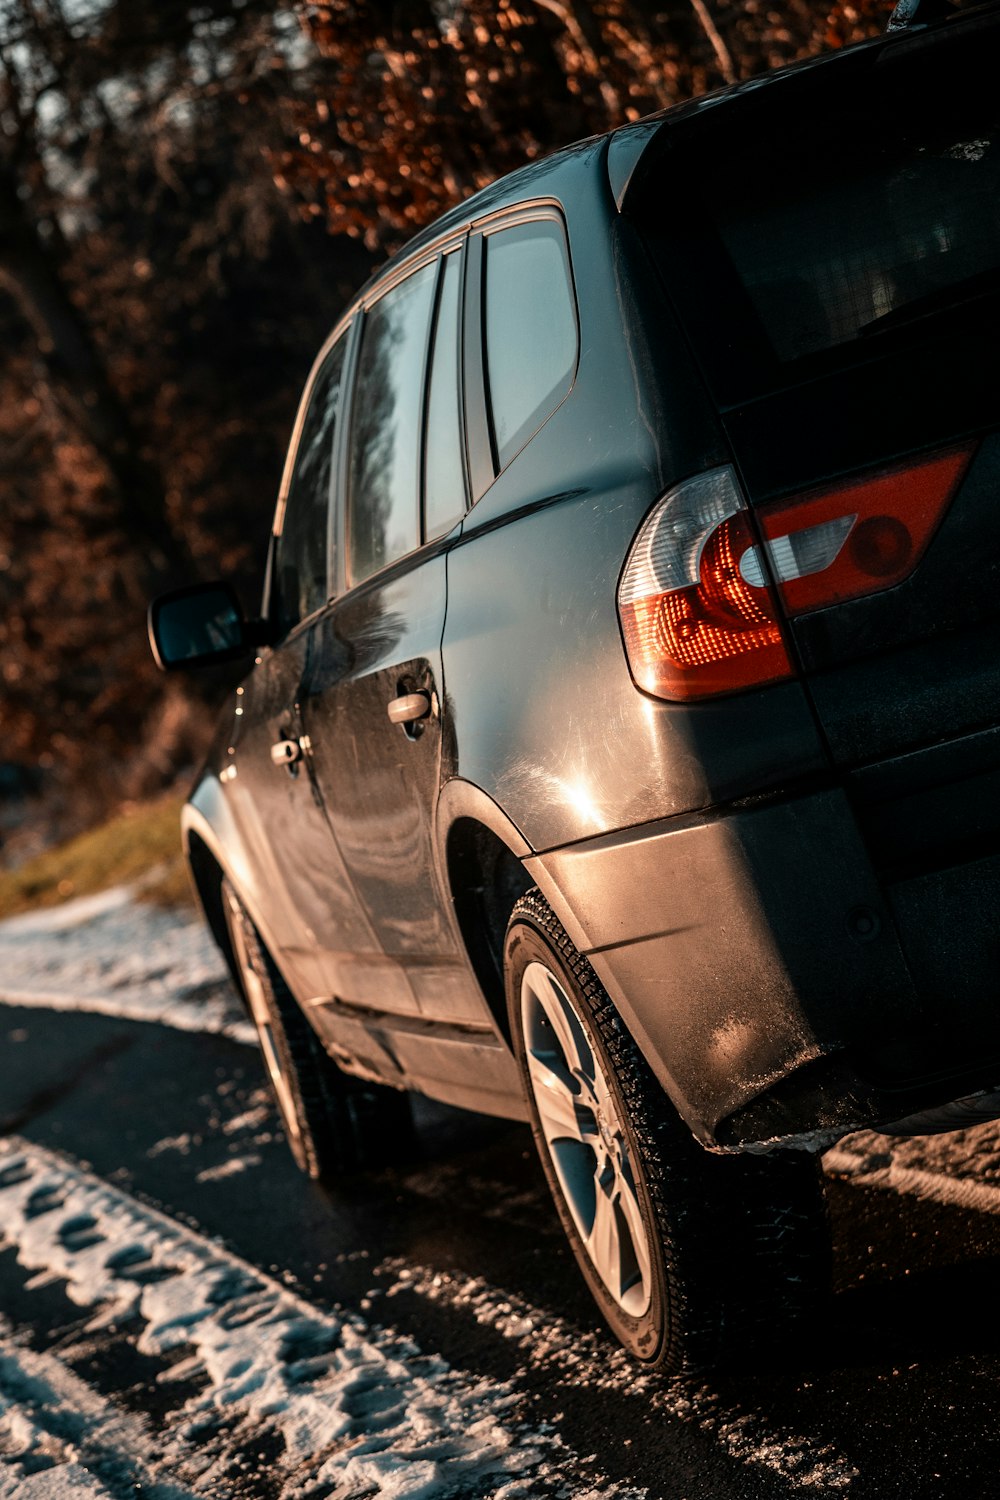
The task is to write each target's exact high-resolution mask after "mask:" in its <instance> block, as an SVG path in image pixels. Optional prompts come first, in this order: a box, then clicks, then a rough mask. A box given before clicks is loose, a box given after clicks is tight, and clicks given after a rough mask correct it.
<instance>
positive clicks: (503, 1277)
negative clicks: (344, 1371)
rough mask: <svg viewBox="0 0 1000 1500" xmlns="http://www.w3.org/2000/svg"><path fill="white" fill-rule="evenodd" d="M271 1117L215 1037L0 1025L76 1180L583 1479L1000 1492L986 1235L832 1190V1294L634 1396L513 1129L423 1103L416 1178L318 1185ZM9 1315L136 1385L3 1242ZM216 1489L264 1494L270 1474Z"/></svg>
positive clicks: (11, 1096)
mask: <svg viewBox="0 0 1000 1500" xmlns="http://www.w3.org/2000/svg"><path fill="white" fill-rule="evenodd" d="M262 1099H263V1095H262V1073H261V1070H260V1068H259V1065H258V1062H257V1059H256V1056H255V1054H254V1053H253V1052H252V1051H250V1050H249V1049H247V1048H246V1047H242V1046H239V1045H237V1044H236V1043H233V1042H230V1041H228V1040H226V1039H225V1038H223V1037H219V1036H208V1035H198V1034H189V1033H183V1032H177V1031H172V1030H168V1029H167V1028H165V1027H161V1026H158V1025H151V1024H145V1023H138V1022H129V1021H123V1020H118V1019H114V1018H108V1017H103V1016H92V1015H85V1014H78V1013H59V1014H57V1013H53V1012H48V1011H41V1010H24V1011H21V1010H15V1009H4V1011H3V1012H2V1014H0V1122H2V1131H3V1133H4V1134H7V1135H11V1134H16V1135H18V1136H20V1137H23V1138H25V1139H27V1140H29V1141H32V1142H35V1143H38V1144H40V1145H44V1146H48V1147H52V1148H55V1149H56V1150H58V1151H60V1152H63V1153H66V1154H67V1155H68V1156H69V1157H70V1158H72V1159H73V1160H74V1161H77V1162H81V1163H85V1164H87V1165H88V1166H89V1168H90V1170H91V1171H92V1172H93V1173H95V1174H97V1175H98V1176H100V1177H101V1178H103V1179H105V1180H107V1181H108V1182H110V1183H112V1184H114V1185H115V1186H116V1187H118V1188H120V1189H123V1190H124V1191H125V1192H127V1193H128V1194H131V1195H133V1196H134V1197H135V1198H137V1199H139V1200H140V1201H142V1202H144V1203H147V1204H152V1205H155V1206H156V1207H158V1208H160V1209H162V1210H163V1211H164V1212H165V1213H166V1214H168V1215H170V1216H171V1217H172V1218H174V1219H176V1220H178V1221H180V1222H182V1223H184V1224H187V1225H190V1226H194V1227H197V1228H198V1229H199V1230H200V1231H201V1233H202V1234H205V1235H208V1236H211V1237H219V1238H221V1239H222V1240H223V1241H224V1242H225V1244H226V1245H227V1246H228V1247H229V1248H230V1249H232V1250H233V1251H234V1252H235V1253H236V1254H237V1255H239V1256H240V1257H241V1258H242V1259H244V1260H246V1261H248V1262H250V1263H251V1264H253V1265H255V1266H257V1267H260V1268H261V1269H262V1270H265V1271H269V1272H270V1274H271V1276H273V1277H277V1278H278V1279H280V1280H282V1281H283V1282H285V1283H286V1284H287V1285H288V1286H289V1287H290V1288H293V1289H296V1290H297V1291H299V1292H300V1293H301V1294H302V1295H303V1296H304V1297H305V1298H307V1299H308V1300H309V1301H310V1302H312V1303H314V1304H316V1305H317V1306H320V1307H324V1306H326V1307H334V1306H336V1307H341V1308H346V1309H348V1310H349V1311H350V1310H356V1311H358V1312H360V1313H361V1315H362V1316H363V1317H364V1318H365V1319H366V1320H367V1322H368V1323H369V1324H377V1325H379V1324H380V1325H386V1326H390V1327H392V1328H394V1329H396V1330H398V1331H399V1332H400V1333H402V1334H403V1335H405V1336H407V1337H408V1338H411V1339H412V1340H413V1341H414V1342H415V1343H416V1344H417V1345H418V1346H419V1347H420V1348H421V1349H422V1350H424V1351H427V1352H434V1353H439V1354H441V1355H443V1356H444V1358H445V1359H446V1360H447V1361H448V1362H449V1363H450V1364H451V1365H452V1366H453V1367H455V1368H457V1369H459V1370H462V1371H465V1372H469V1373H470V1375H472V1376H474V1377H486V1378H487V1379H488V1380H497V1381H501V1380H502V1381H506V1382H510V1384H511V1386H512V1387H513V1389H514V1390H515V1392H516V1393H517V1398H518V1402H517V1410H516V1413H515V1415H516V1416H517V1418H518V1419H519V1420H521V1421H524V1422H525V1423H528V1424H530V1425H531V1426H532V1427H533V1428H536V1429H537V1428H539V1427H542V1429H543V1430H545V1431H551V1432H552V1434H553V1436H554V1440H556V1441H558V1440H561V1441H562V1442H563V1443H565V1444H566V1445H568V1447H569V1448H570V1449H572V1450H574V1451H575V1453H576V1454H578V1455H580V1460H579V1467H580V1476H579V1477H580V1482H581V1485H584V1484H585V1483H586V1481H588V1480H595V1481H596V1480H599V1479H603V1480H606V1481H619V1482H627V1483H628V1484H630V1485H634V1486H636V1487H637V1488H640V1489H641V1488H642V1487H645V1488H646V1489H647V1490H648V1494H649V1497H650V1500H729V1497H733V1500H736V1497H740V1500H749V1497H761V1500H771V1497H779V1496H781V1497H783V1496H791V1495H793V1494H796V1495H797V1494H799V1493H801V1492H805V1493H806V1494H807V1495H810V1496H826V1495H831V1496H832V1495H845V1494H846V1495H850V1496H851V1497H854V1500H869V1497H870V1500H895V1497H899V1500H941V1497H959V1496H960V1497H963V1500H964V1497H981V1496H988V1495H992V1494H997V1493H1000V1436H998V1428H997V1422H996V1405H997V1393H998V1379H1000V1298H998V1293H997V1283H998V1272H1000V1219H998V1218H997V1217H995V1216H992V1215H990V1214H985V1213H973V1212H968V1211H964V1210H960V1209H955V1208H949V1207H944V1206H941V1205H940V1204H935V1203H932V1202H926V1201H922V1200H920V1199H919V1198H916V1197H904V1196H900V1195H897V1194H895V1193H893V1192H889V1191H881V1190H878V1189H872V1188H865V1187H861V1186H858V1185H856V1184H852V1183H847V1182H841V1181H837V1180H833V1181H831V1183H830V1192H829V1196H830V1207H831V1215H832V1222H833V1230H834V1244H835V1262H834V1264H835V1294H834V1297H833V1298H832V1301H831V1304H830V1308H829V1311H828V1313H827V1314H826V1315H824V1317H823V1318H822V1320H820V1321H819V1322H817V1323H816V1324H814V1325H813V1326H811V1327H810V1328H808V1329H806V1330H804V1332H803V1336H802V1339H801V1342H800V1344H799V1345H798V1346H797V1347H788V1346H784V1347H777V1348H774V1349H772V1350H770V1351H768V1356H767V1359H766V1360H764V1359H761V1360H759V1361H757V1362H756V1363H755V1364H754V1365H752V1366H748V1367H745V1368H742V1369H732V1370H729V1371H727V1372H725V1373H723V1374H719V1375H715V1376H713V1377H712V1379H711V1380H710V1381H686V1380H668V1379H665V1378H660V1377H648V1376H646V1377H643V1378H641V1379H637V1378H636V1375H635V1372H634V1370H633V1368H632V1367H630V1366H629V1365H628V1363H627V1361H625V1360H624V1359H623V1357H622V1356H621V1355H620V1353H618V1352H617V1351H616V1348H615V1345H614V1344H613V1342H612V1340H611V1339H610V1337H609V1336H606V1335H605V1333H604V1332H603V1328H602V1325H601V1324H600V1321H599V1319H598V1318H597V1317H596V1315H595V1314H594V1313H593V1312H592V1310H591V1306H590V1303H589V1299H588V1297H587V1294H586V1292H585V1291H584V1289H583V1287H582V1284H581V1283H580V1281H579V1278H578V1275H577V1273H576V1270H575V1267H574V1265H573V1262H572V1260H571V1258H570V1256H569V1254H568V1252H567V1250H566V1249H565V1248H564V1246H563V1243H562V1239H561V1234H560V1231H559V1228H558V1226H557V1223H556V1221H555V1215H554V1212H553V1210H552V1209H551V1207H550V1205H549V1202H548V1200H547V1196H546V1192H545V1188H544V1183H543V1181H542V1178H541V1173H540V1170H539V1168H538V1167H537V1165H536V1163H535V1160H534V1157H533V1152H532V1146H531V1141H530V1137H529V1135H528V1132H527V1130H526V1128H524V1127H521V1126H515V1125H509V1124H506V1123H503V1122H497V1121H493V1120H489V1119H486V1118H482V1117H478V1116H473V1115H468V1114H463V1113H459V1112H457V1111H450V1110H446V1109H443V1108H440V1109H439V1108H437V1107H434V1106H427V1105H421V1106H420V1115H419V1118H420V1124H421V1143H422V1149H421V1155H420V1158H419V1159H418V1160H416V1161H413V1162H411V1163H409V1164H405V1165H400V1166H399V1167H397V1168H394V1169H392V1170H386V1171H383V1172H381V1173H380V1174H379V1175H377V1176H374V1177H370V1178H366V1179H363V1180H358V1181H352V1182H351V1183H349V1184H347V1185H345V1186H343V1187H341V1188H339V1189H338V1190H337V1191H336V1192H328V1191H324V1190H321V1189H319V1188H317V1187H315V1186H314V1185H312V1184H310V1183H309V1182H307V1181H306V1180H305V1179H303V1178H301V1177H300V1176H299V1175H298V1174H297V1172H296V1170H295V1168H294V1165H293V1163H292V1161H291V1158H290V1156H289V1155H288V1153H287V1149H286V1147H285V1145H284V1143H283V1141H282V1139H281V1134H280V1129H279V1127H278V1124H277V1120H276V1118H275V1115H274V1112H273V1110H271V1109H270V1107H269V1106H268V1105H266V1104H265V1103H262ZM0 1230H2V1217H0ZM0 1310H2V1312H3V1313H4V1314H5V1315H6V1317H7V1319H8V1320H9V1323H10V1325H12V1326H13V1329H14V1330H15V1332H16V1335H17V1337H18V1338H19V1339H20V1340H21V1341H22V1342H23V1343H24V1344H26V1345H27V1346H28V1347H30V1348H31V1349H33V1350H38V1351H46V1350H53V1349H54V1350H61V1351H63V1358H64V1359H66V1360H68V1362H69V1363H70V1365H71V1366H72V1367H73V1368H75V1370H76V1373H77V1374H79V1375H81V1376H82V1378H83V1379H84V1380H86V1381H88V1382H89V1383H90V1384H91V1385H93V1386H94V1387H95V1388H96V1389H99V1390H100V1391H101V1392H102V1393H103V1394H104V1395H106V1396H107V1395H110V1396H113V1397H115V1398H116V1399H120V1400H122V1401H124V1402H125V1403H126V1404H128V1401H129V1400H130V1399H131V1400H132V1401H133V1402H134V1403H138V1401H139V1400H140V1398H139V1397H138V1396H137V1395H136V1393H137V1392H140V1391H142V1392H147V1391H148V1389H149V1382H148V1380H146V1379H145V1378H144V1376H143V1369H144V1365H143V1360H144V1358H145V1357H144V1356H143V1355H141V1354H140V1353H139V1352H138V1351H137V1350H136V1348H135V1345H134V1341H132V1340H130V1337H129V1333H128V1330H127V1329H125V1330H124V1331H123V1330H116V1329H111V1330H109V1332H108V1334H107V1337H106V1339H105V1340H104V1343H103V1345H101V1344H100V1342H98V1343H97V1344H95V1343H94V1341H93V1340H91V1341H90V1342H89V1344H87V1346H86V1347H85V1348H83V1347H81V1349H80V1350H79V1351H78V1353H77V1354H76V1355H74V1353H73V1341H72V1334H73V1330H74V1328H76V1327H77V1326H78V1325H79V1320H80V1310H79V1308H78V1307H77V1306H75V1305H74V1304H73V1303H72V1302H71V1301H70V1300H69V1299H68V1298H67V1296H66V1295H65V1290H64V1288H63V1287H62V1286H61V1285H60V1284H59V1283H58V1281H53V1280H52V1279H51V1278H48V1279H45V1278H42V1279H41V1280H40V1279H39V1278H38V1277H32V1276H30V1275H29V1273H28V1272H27V1271H26V1270H25V1268H24V1267H23V1266H22V1265H20V1264H19V1263H18V1260H17V1256H16V1253H15V1251H14V1250H13V1249H11V1248H7V1249H2V1248H0ZM67 1351H69V1352H68V1353H67ZM74 1358H75V1360H76V1363H75V1365H74V1363H73V1361H74ZM130 1393H131V1395H130ZM149 1399H150V1398H149V1397H148V1395H143V1396H142V1397H141V1400H142V1401H147V1400H149ZM262 1457H263V1458H264V1459H266V1455H262ZM0 1459H2V1455H0ZM0 1489H2V1485H0ZM227 1493H228V1494H231V1495H232V1496H233V1500H244V1497H247V1500H256V1497H257V1496H260V1497H262V1500H268V1497H270V1496H271V1495H272V1494H273V1489H270V1488H269V1482H268V1475H267V1464H266V1462H262V1461H260V1460H258V1461H257V1462H256V1464H255V1465H254V1466H253V1472H252V1473H251V1474H248V1475H247V1476H245V1477H244V1478H241V1479H237V1478H234V1479H233V1481H232V1484H231V1486H230V1488H229V1490H228V1491H227Z"/></svg>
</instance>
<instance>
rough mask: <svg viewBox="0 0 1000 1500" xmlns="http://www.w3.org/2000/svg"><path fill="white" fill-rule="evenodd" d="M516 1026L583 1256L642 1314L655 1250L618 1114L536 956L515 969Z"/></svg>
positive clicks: (630, 1309) (572, 1016) (566, 1000)
mask: <svg viewBox="0 0 1000 1500" xmlns="http://www.w3.org/2000/svg"><path fill="white" fill-rule="evenodd" d="M521 1028H522V1033H523V1036H524V1048H525V1056H526V1059H527V1066H528V1079H529V1081H530V1085H531V1092H532V1096H533V1098H534V1102H535V1107H536V1109H537V1112H538V1118H539V1122H540V1124H541V1128H542V1135H543V1137H544V1140H545V1145H546V1149H547V1151H548V1156H549V1160H550V1161H551V1163H552V1167H553V1170H554V1171H555V1174H556V1177H557V1179H558V1182H559V1186H560V1188H561V1189H562V1196H563V1199H564V1201H565V1203H566V1206H567V1208H568V1209H569V1212H570V1214H571V1216H572V1219H573V1223H574V1224H575V1226H576V1229H577V1232H578V1234H579V1236H580V1240H581V1242H582V1244H583V1248H584V1250H585V1252H586V1255H587V1258H588V1260H589V1261H590V1264H591V1265H592V1266H593V1268H594V1271H595V1272H596V1273H597V1275H598V1277H599V1278H600V1280H601V1282H602V1284H603V1286H604V1287H605V1289H606V1290H607V1291H608V1293H609V1294H610V1295H611V1296H612V1297H613V1298H614V1300H615V1302H616V1303H617V1304H618V1306H619V1307H620V1308H621V1310H622V1311H623V1312H625V1313H627V1314H628V1315H629V1316H630V1317H634V1318H638V1317H642V1316H643V1314H644V1313H646V1312H647V1311H648V1309H649V1305H650V1301H651V1298H652V1259H653V1258H652V1251H651V1246H650V1240H649V1233H648V1231H647V1228H646V1225H645V1223H644V1222H643V1215H642V1211H641V1209H640V1207H639V1194H638V1190H637V1187H636V1182H635V1173H634V1170H633V1166H632V1156H631V1152H630V1151H629V1145H628V1138H627V1136H626V1133H625V1126H624V1122H623V1119H622V1114H621V1111H620V1109H619V1107H618V1103H617V1100H616V1098H615V1095H614V1092H613V1090H612V1088H611V1083H610V1080H609V1079H608V1076H607V1074H606V1073H605V1071H604V1068H603V1066H602V1064H601V1061H600V1059H599V1056H598V1053H597V1049H596V1047H595V1046H594V1045H593V1043H592V1042H591V1039H590V1035H589V1031H588V1028H587V1024H586V1022H585V1021H584V1019H583V1017H582V1016H581V1015H580V1012H579V1011H578V1010H577V1008H576V1006H575V1005H574V1004H573V1002H572V1000H571V999H570V997H569V995H568V994H567V992H566V990H565V989H564V988H563V986H562V984H561V983H560V982H559V980H558V978H557V977H556V975H555V974H554V973H553V972H552V970H551V969H549V968H548V967H547V965H545V964H543V963H530V964H529V965H528V967H527V968H526V969H525V971H524V974H523V976H522V979H521Z"/></svg>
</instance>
